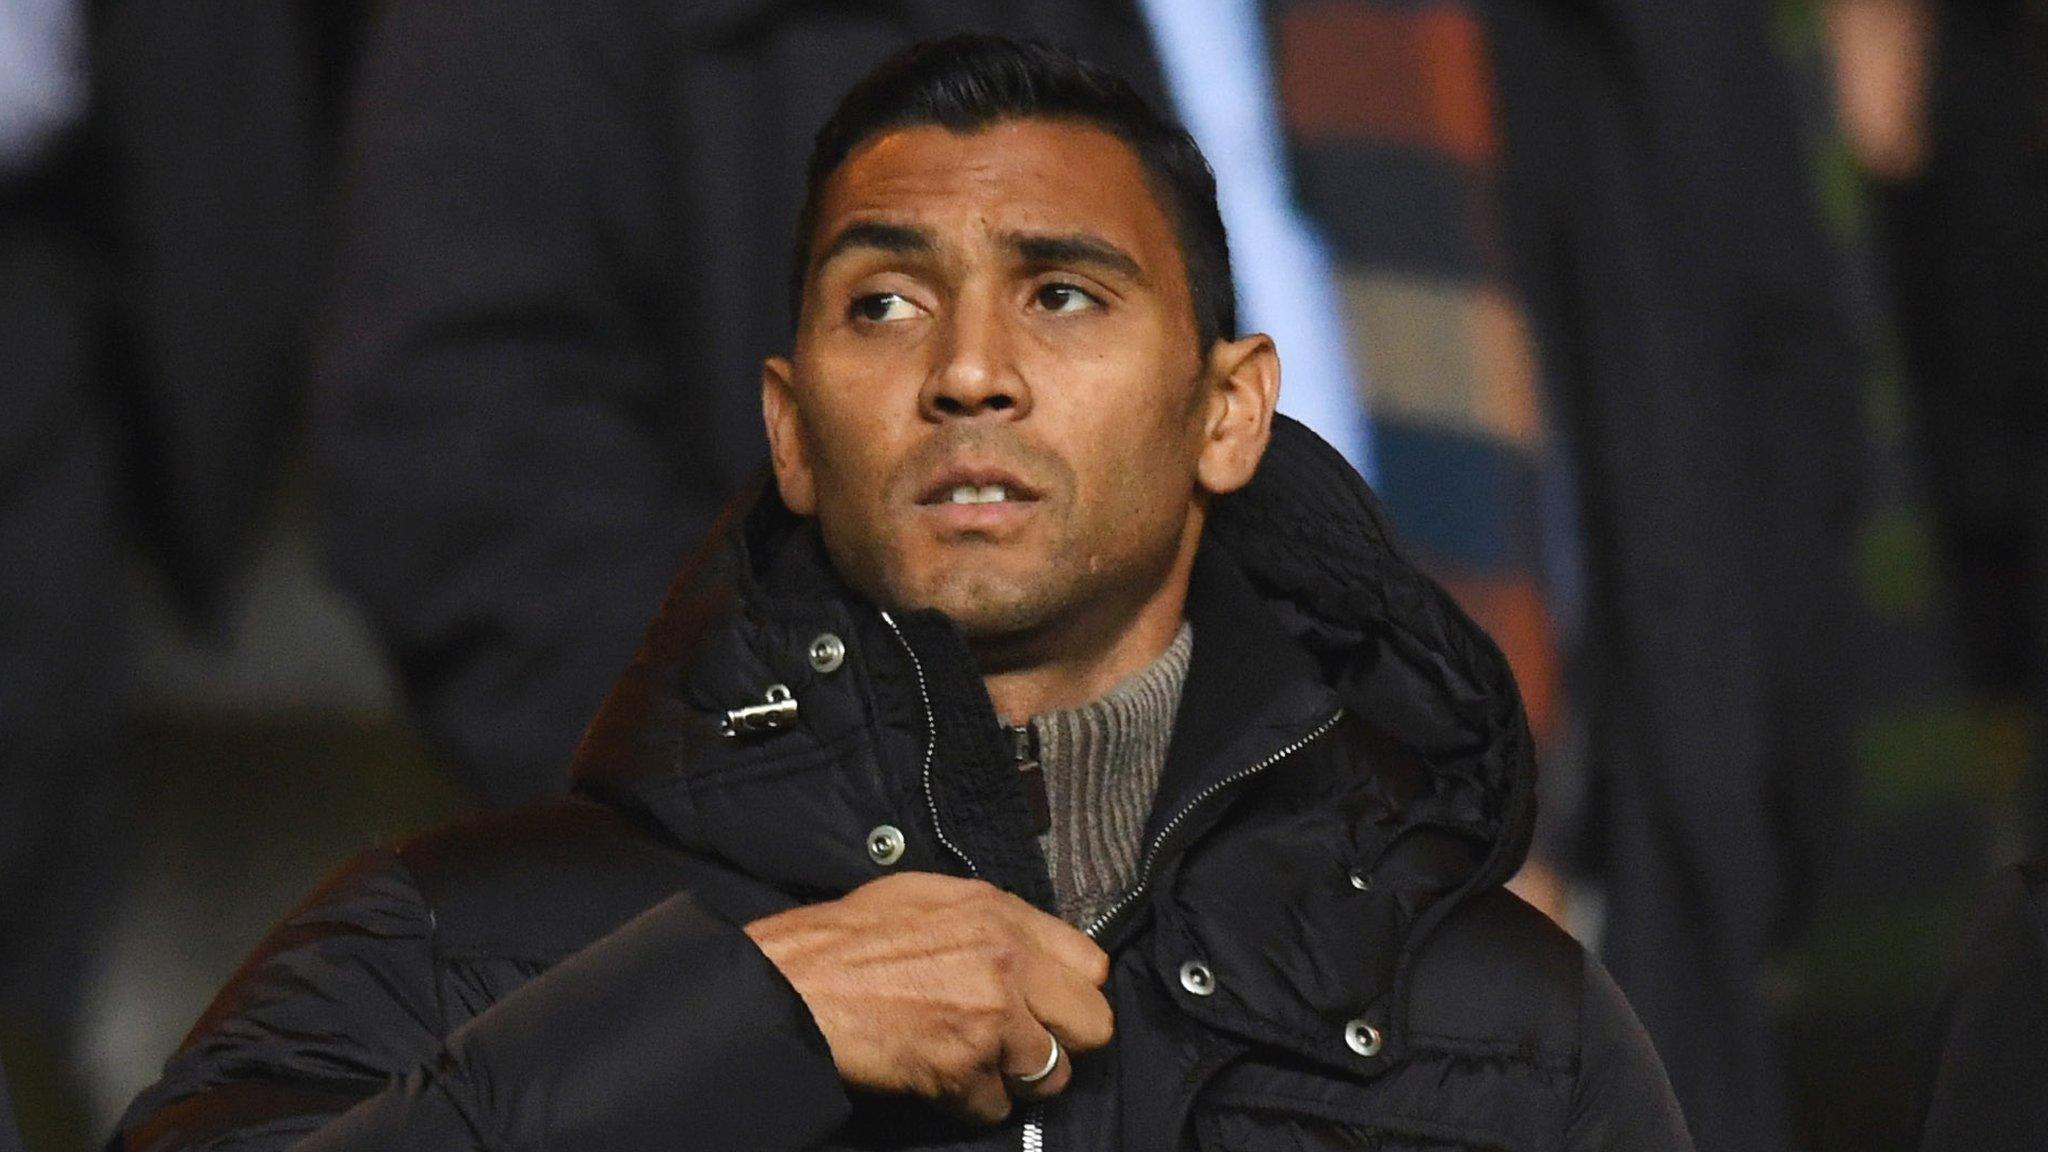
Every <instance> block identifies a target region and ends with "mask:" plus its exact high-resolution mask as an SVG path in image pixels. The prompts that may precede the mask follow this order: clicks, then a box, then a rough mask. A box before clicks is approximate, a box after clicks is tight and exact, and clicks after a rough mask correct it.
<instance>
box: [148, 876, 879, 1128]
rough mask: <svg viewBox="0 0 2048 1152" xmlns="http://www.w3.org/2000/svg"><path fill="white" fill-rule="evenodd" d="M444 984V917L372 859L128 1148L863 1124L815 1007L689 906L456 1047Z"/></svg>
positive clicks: (285, 946) (318, 899) (246, 979)
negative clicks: (854, 1116)
mask: <svg viewBox="0 0 2048 1152" xmlns="http://www.w3.org/2000/svg"><path fill="white" fill-rule="evenodd" d="M439 988H440V985H439V982H438V979H437V975H436V965H435V958H434V941H433V918H432V915H431V912H430V910H429V909H428V908H427V907H426V906H425V904H424V903H423V902H422V900H421V898H420V894H419V891H418V889H417V887H416V886H415V885H414V884H413V882H412V880H411V878H410V876H409V875H408V874H407V873H406V871H405V868H404V866H403V864H401V863H400V862H399V861H398V859H397V858H396V857H395V856H392V855H391V854H389V853H383V852H380V853H375V854H372V855H369V856H365V857H363V858H361V859H359V860H358V861H357V862H356V863H354V864H352V865H351V866H349V867H348V868H347V869H345V870H344V871H343V872H342V873H340V874H339V875H338V876H337V877H336V878H335V879H333V880H331V881H329V882H328V883H327V884H326V885H325V886H323V888H322V889H321V890H320V891H319V892H317V893H316V894H315V895H314V896H313V897H312V898H311V899H310V900H308V901H307V903H306V904H304V905H303V906H301V907H300V909H299V910H298V911H296V912H294V913H293V914H292V915H291V916H290V917H288V918H287V919H286V920H285V922H284V923H283V924H282V925H280V926H279V927H278V928H277V929H276V930H275V931H274V932H273V933H272V934H271V936H270V937H269V938H268V939H267V940H265V941H264V942H263V944H262V945H261V946H259V948H258V949H257V951H256V953H255V954H254V955H253V956H252V957H251V958H250V960H249V961H248V962H247V963H246V964H244V966H243V967H242V969H241V971H239V972H238V973H237V974H236V975H235V976H234V978H233V979H232V980H231V981H230V982H229V984H228V986H227V988H226V989H224V990H223V991H222V992H221V994H220V996H219V997H218V998H216V1000H215V1001H214V1004H213V1006H212V1007H211V1008H209V1009H208V1011H207V1013H206V1015H205V1016H204V1017H202V1018H201V1020H200V1022H199V1024H198V1025H197V1026H196V1027H195V1028H194V1029H193V1031H192V1034H191V1035H190V1036H189V1037H187V1039H186V1041H185V1043H184V1045H183V1046H182V1047H181V1048H180V1049H179V1051H178V1052H177V1054H176V1055H174V1056H173V1057H172V1059H171V1060H170V1062H169V1064H168V1065H167V1066H166V1068H165V1072H164V1076H163V1079H162V1080H161V1081H159V1082H158V1083H157V1084H156V1085H155V1086H153V1087H151V1088H150V1089H149V1090H147V1091H146V1092H144V1093H143V1095H142V1096H141V1097H140V1098H139V1099H138V1100H137V1101H136V1102H135V1104H134V1105H133V1106H132V1107H131V1108H130V1110H129V1114H128V1116H127V1118H126V1119H125V1120H124V1121H123V1124H122V1130H121V1134H120V1136H119V1138H118V1140H117V1145H116V1146H117V1147H118V1148H121V1149H126V1150H127V1152H143V1150H150V1152H169V1150H173V1149H219V1150H226V1149H237V1150H243V1149H247V1150H270V1149H287V1148H289V1149H294V1150H296V1152H344V1150H348V1152H355V1150H361V1152H369V1150H372V1149H376V1150H383V1152H390V1150H398V1152H404V1150H409V1149H418V1150H420V1152H428V1150H432V1152H461V1150H465V1149H468V1150H478V1152H481V1150H485V1149H492V1150H495V1149H514V1148H518V1149H526V1148H542V1147H548V1148H605V1149H613V1150H616V1152H635V1150H638V1149H647V1150H649V1152H653V1150H655V1149H661V1150H663V1152H677V1150H683V1152H688V1150H690V1149H705V1150H712V1149H718V1150H725V1149H742V1150H757V1152H795V1150H797V1149H803V1148H808V1147H812V1146H814V1145H816V1144H817V1143H818V1142H820V1141H821V1140H823V1139H824V1138H825V1137H826V1136H827V1135H829V1134H830V1133H831V1132H832V1131H833V1130H834V1129H836V1128H837V1127H838V1126H839V1125H840V1124H841V1123H843V1122H844V1119H845V1116H846V1113H847V1111H848V1107H849V1105H848V1103H847V1098H846V1094H845V1092H844V1090H843V1089H842V1088H841V1086H840V1084H839V1080H838V1076H837V1073H836V1070H835V1068H834V1066H833V1063H832V1058H831V1053H830V1050H829V1049H828V1048H827V1047H826V1044H825V1040H824V1037H823V1036H822V1035H820V1034H819V1032H818V1030H817V1027H816V1025H815V1024H814V1023H813V1022H812V1020H811V1017H810V1014H809V1012H808V1011H807V1010H806V1009H805V1008H804V1005H803V1002H802V1000H801V998H799V997H798V996H797V994H796V992H795V990H794V989H793V988H791V987H790V986H789V984H788V983H787V982H786V981H785V980H783V978H782V976H781V974H780V973H779V972H778V971H776V969H775V967H774V965H772V964H771V963H769V961H768V960H767V958H766V957H765V956H763V955H762V954H761V953H760V951H759V950H758V949H757V948H755V947H754V945H753V942H752V941H751V939H749V938H748V936H747V935H746V933H745V932H743V931H741V930H740V929H739V928H738V927H735V926H734V925H732V924H729V923H726V922H724V921H721V920H719V919H717V918H716V917H714V916H711V915H710V914H708V913H706V912H704V911H702V910H701V909H700V908H699V907H698V906H697V904H696V903H695V902H694V901H693V900H692V899H691V898H690V897H689V896H688V895H687V894H679V895H677V896H674V897H671V898H670V899H668V900H666V901H664V902H663V903H661V904H657V905H656V906H654V907H653V908H651V909H649V910H648V911H646V912H644V913H642V914H641V915H640V916H638V917H636V918H635V919H633V920H631V921H628V922H627V923H626V924H625V925H624V926H622V927H620V928H619V929H618V930H616V931H615V932H613V933H612V934H610V935H608V936H606V937H604V938H602V939H600V940H598V941H597V942H596V943H594V944H591V945H590V946H588V947H586V948H584V949H583V950H582V951H580V952H578V953H576V954H574V955H572V956H570V957H569V958H568V959H566V960H564V961H562V962H561V963H560V964H558V965H556V966H555V967H553V968H551V969H549V970H548V971H547V972H545V973H544V974H542V975H540V976H537V977H535V978H534V979H532V980H531V981H529V982H527V983H526V984H524V985H523V986H521V987H520V988H518V990H517V991H514V992H512V993H511V994H510V995H508V996H506V997H504V998H503V999H502V1000H499V1001H498V1002H497V1003H496V1004H495V1005H493V1006H492V1007H490V1008H489V1009H487V1010H486V1011H484V1012H483V1013H481V1014H480V1015H478V1016H476V1017H475V1018H474V1019H471V1020H469V1021H468V1022H467V1023H465V1024H463V1025H462V1026H461V1027H459V1028H456V1029H455V1030H454V1031H453V1032H452V1033H448V1034H446V1035H445V1036H444V1035H443V1033H442V1028H441V1005H440V1002H439V1001H440V993H439ZM767 1101H773V1102H774V1104H773V1106H772V1107H770V1106H768V1105H767V1104H766V1102H767Z"/></svg>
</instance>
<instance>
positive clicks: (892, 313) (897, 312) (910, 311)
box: [847, 292, 917, 324]
mask: <svg viewBox="0 0 2048 1152" xmlns="http://www.w3.org/2000/svg"><path fill="white" fill-rule="evenodd" d="M916 313H917V305H915V304H912V303H911V302H910V301H909V300H907V299H905V298H904V297H903V296H902V295H901V294H900V293H896V292H870V293H868V294H867V295H865V296H858V297H855V298H854V301H853V303H852V304H851V305H850V306H849V307H848V308H847V314H848V315H850V316H852V317H853V318H854V319H857V320H865V321H867V322H868V323H870V324H886V323H888V322H889V321H891V320H908V319H909V318H910V317H912V316H914V315H916Z"/></svg>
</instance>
